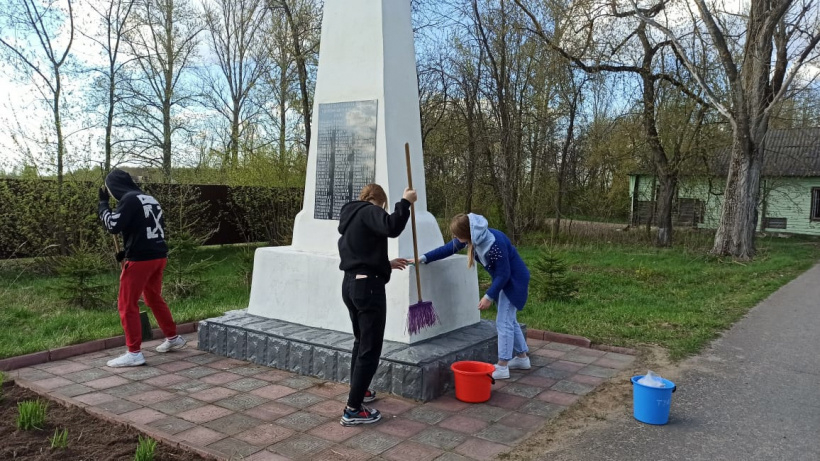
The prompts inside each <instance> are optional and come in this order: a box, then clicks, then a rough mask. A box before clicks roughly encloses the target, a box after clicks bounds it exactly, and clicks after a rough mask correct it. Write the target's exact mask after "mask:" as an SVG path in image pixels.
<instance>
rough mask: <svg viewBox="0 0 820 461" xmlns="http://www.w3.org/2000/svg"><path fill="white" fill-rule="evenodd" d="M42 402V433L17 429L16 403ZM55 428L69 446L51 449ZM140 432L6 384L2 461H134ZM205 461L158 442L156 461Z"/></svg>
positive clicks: (0, 417)
mask: <svg viewBox="0 0 820 461" xmlns="http://www.w3.org/2000/svg"><path fill="white" fill-rule="evenodd" d="M38 398H39V399H41V400H44V401H47V402H48V410H47V411H46V422H45V425H44V427H43V428H42V430H31V431H21V430H18V429H17V426H16V421H17V402H20V401H23V400H36V399H38ZM55 429H60V430H62V429H68V447H66V448H55V449H52V448H51V442H49V440H48V439H49V437H51V436H53V435H54V431H55ZM139 435H140V432H139V431H137V430H135V429H133V428H131V427H126V426H123V425H119V424H112V423H110V422H107V421H103V420H100V419H98V418H95V417H94V416H91V415H90V414H88V413H86V412H85V411H83V410H82V409H80V408H68V407H64V406H62V405H60V404H59V403H57V402H55V401H52V400H48V399H46V398H43V397H42V396H40V395H38V394H36V393H34V392H32V391H29V390H28V389H23V388H21V387H18V386H15V385H13V384H11V383H6V384H5V385H4V386H3V397H2V399H0V459H3V460H7V459H14V460H38V461H39V460H51V459H60V460H67V459H71V460H89V461H90V460H94V461H103V460H118V461H119V460H133V459H134V452H135V451H136V449H137V444H138V437H139ZM202 459H204V458H202V457H200V456H198V455H195V454H193V453H189V452H186V451H184V450H182V449H180V448H176V447H170V446H167V445H163V444H162V443H157V448H156V450H155V451H154V460H156V461H160V460H162V461H171V460H173V461H195V460H202Z"/></svg>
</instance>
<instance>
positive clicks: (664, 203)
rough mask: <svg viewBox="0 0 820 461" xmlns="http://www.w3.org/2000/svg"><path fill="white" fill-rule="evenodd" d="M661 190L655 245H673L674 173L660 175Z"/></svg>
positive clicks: (658, 201)
mask: <svg viewBox="0 0 820 461" xmlns="http://www.w3.org/2000/svg"><path fill="white" fill-rule="evenodd" d="M658 183H659V186H660V187H659V191H658V197H657V202H656V203H657V208H658V214H657V224H658V234H657V237H656V239H655V245H657V246H659V247H670V246H672V204H673V202H674V200H675V190H676V189H677V177H676V176H675V175H672V174H667V175H659V176H658Z"/></svg>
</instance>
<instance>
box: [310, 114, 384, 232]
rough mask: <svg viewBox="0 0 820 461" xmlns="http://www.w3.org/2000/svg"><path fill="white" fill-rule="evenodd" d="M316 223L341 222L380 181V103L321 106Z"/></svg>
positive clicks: (317, 148) (317, 162)
mask: <svg viewBox="0 0 820 461" xmlns="http://www.w3.org/2000/svg"><path fill="white" fill-rule="evenodd" d="M318 122H319V133H318V142H317V146H316V200H315V207H314V212H313V218H314V219H339V213H340V211H341V209H342V206H343V205H344V204H346V203H348V202H350V201H353V200H357V199H358V197H359V192H361V190H362V188H363V187H364V186H366V185H368V184H370V183H372V182H374V181H375V179H376V129H377V122H378V101H377V100H373V101H352V102H338V103H331V104H319V120H318Z"/></svg>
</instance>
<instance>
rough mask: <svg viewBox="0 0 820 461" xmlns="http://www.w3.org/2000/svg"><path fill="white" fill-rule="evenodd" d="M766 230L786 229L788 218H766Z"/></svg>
mask: <svg viewBox="0 0 820 461" xmlns="http://www.w3.org/2000/svg"><path fill="white" fill-rule="evenodd" d="M764 224H765V226H764V229H785V228H786V218H766V221H765V223H764Z"/></svg>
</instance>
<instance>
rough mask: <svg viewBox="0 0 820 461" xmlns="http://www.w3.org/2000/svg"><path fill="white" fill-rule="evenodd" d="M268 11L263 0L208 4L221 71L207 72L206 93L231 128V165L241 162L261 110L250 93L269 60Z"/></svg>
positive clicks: (213, 46) (207, 17) (219, 0)
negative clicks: (247, 131) (243, 146)
mask: <svg viewBox="0 0 820 461" xmlns="http://www.w3.org/2000/svg"><path fill="white" fill-rule="evenodd" d="M267 13H268V10H267V9H266V8H265V7H264V4H263V2H262V0H235V1H234V0H215V2H214V4H213V5H206V7H205V24H206V27H207V29H208V32H209V35H210V38H211V51H212V52H213V53H214V54H215V56H216V58H217V63H218V66H219V74H220V75H219V77H218V78H214V76H213V75H212V73H211V72H207V73H206V74H205V82H206V89H207V90H208V92H207V94H206V95H205V96H206V100H207V101H208V102H209V104H210V105H211V107H212V108H213V109H215V110H216V111H217V112H219V114H220V115H221V116H222V117H224V118H225V119H226V120H227V123H228V125H229V127H230V129H229V131H230V134H229V136H228V143H227V149H226V150H227V155H226V157H227V158H226V162H225V163H227V164H229V165H230V166H231V167H236V166H237V165H238V163H239V150H240V143H241V139H242V137H243V134H244V130H245V129H246V128H247V127H248V126H249V125H250V124H252V123H253V122H254V118H255V117H256V114H257V113H258V110H257V108H255V107H250V106H251V102H252V100H251V92H252V91H253V90H254V88H255V87H256V85H257V82H258V81H259V80H260V78H261V77H262V76H263V75H264V74H265V72H266V71H267V68H268V63H269V61H270V55H269V53H267V52H266V50H265V44H264V41H263V34H264V32H265V24H266V21H267V18H266V16H267Z"/></svg>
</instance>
